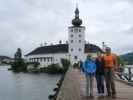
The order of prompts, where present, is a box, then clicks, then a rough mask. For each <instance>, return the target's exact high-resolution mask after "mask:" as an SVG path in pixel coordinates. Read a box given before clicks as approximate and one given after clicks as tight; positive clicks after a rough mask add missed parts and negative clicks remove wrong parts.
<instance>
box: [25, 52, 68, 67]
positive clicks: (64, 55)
mask: <svg viewBox="0 0 133 100" xmlns="http://www.w3.org/2000/svg"><path fill="white" fill-rule="evenodd" d="M41 57H52V58H53V59H52V61H51V60H50V61H47V60H45V62H44V60H42V61H40V60H39V61H38V62H39V63H40V67H47V66H48V65H50V64H53V63H59V64H61V62H60V59H61V58H65V59H69V55H68V53H56V54H38V55H29V56H26V60H27V61H28V62H31V61H30V58H41Z"/></svg>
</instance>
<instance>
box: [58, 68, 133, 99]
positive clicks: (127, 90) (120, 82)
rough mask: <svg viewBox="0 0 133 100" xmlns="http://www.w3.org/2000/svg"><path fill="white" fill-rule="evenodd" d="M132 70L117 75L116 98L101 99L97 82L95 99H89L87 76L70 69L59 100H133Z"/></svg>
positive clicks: (104, 97)
mask: <svg viewBox="0 0 133 100" xmlns="http://www.w3.org/2000/svg"><path fill="white" fill-rule="evenodd" d="M131 68H132V67H129V68H128V71H129V73H130V74H125V73H116V80H115V84H116V91H117V95H116V98H115V99H113V98H111V97H107V96H106V94H105V96H103V97H99V96H98V94H97V89H96V82H95V84H94V86H95V88H94V98H87V97H86V96H85V88H86V81H85V76H84V74H83V73H82V72H80V71H79V70H78V69H73V68H70V69H69V70H68V72H67V74H66V76H65V79H64V81H63V84H62V86H61V89H60V91H59V94H58V96H57V100H99V99H100V100H133V82H132V79H131V77H132V76H133V75H132V74H131Z"/></svg>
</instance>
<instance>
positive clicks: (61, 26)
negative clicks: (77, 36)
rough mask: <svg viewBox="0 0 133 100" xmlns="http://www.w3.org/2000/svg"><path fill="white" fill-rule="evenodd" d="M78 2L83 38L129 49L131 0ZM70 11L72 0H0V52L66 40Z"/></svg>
mask: <svg viewBox="0 0 133 100" xmlns="http://www.w3.org/2000/svg"><path fill="white" fill-rule="evenodd" d="M78 3H79V10H80V17H81V18H82V20H83V25H84V26H86V40H87V41H89V42H91V43H93V44H96V45H98V46H101V43H102V42H103V41H104V42H106V44H108V45H109V46H111V47H112V48H113V50H114V52H116V53H125V52H128V51H129V49H130V51H133V47H132V42H128V41H132V40H133V38H132V31H133V29H132V26H133V20H132V16H133V2H132V0H126V1H125V0H100V1H99V0H79V1H78ZM74 10H75V2H74V1H72V0H56V1H55V0H0V46H1V48H0V54H1V55H9V56H13V54H14V52H15V51H16V49H17V48H18V47H20V48H22V51H23V53H24V54H26V53H28V52H30V51H31V50H33V49H34V48H36V47H38V46H39V45H40V44H41V43H44V42H47V43H48V44H50V43H57V42H58V41H59V40H63V41H66V40H67V36H68V35H67V27H68V26H70V25H71V20H72V19H73V17H74ZM123 48H125V49H123ZM126 48H127V49H126Z"/></svg>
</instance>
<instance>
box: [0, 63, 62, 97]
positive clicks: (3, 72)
mask: <svg viewBox="0 0 133 100" xmlns="http://www.w3.org/2000/svg"><path fill="white" fill-rule="evenodd" d="M8 67H9V66H0V100H49V99H48V95H49V94H53V93H54V92H53V88H55V87H56V83H57V81H58V80H59V79H60V76H59V75H48V74H29V73H13V72H12V71H8V70H7V68H8Z"/></svg>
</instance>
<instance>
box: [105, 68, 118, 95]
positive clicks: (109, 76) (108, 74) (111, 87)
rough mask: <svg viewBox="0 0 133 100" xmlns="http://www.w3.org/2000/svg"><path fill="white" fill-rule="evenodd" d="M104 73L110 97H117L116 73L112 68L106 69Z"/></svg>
mask: <svg viewBox="0 0 133 100" xmlns="http://www.w3.org/2000/svg"><path fill="white" fill-rule="evenodd" d="M104 72H105V81H106V88H107V92H108V96H111V95H115V94H116V89H115V83H114V71H113V69H111V68H105V71H104Z"/></svg>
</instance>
